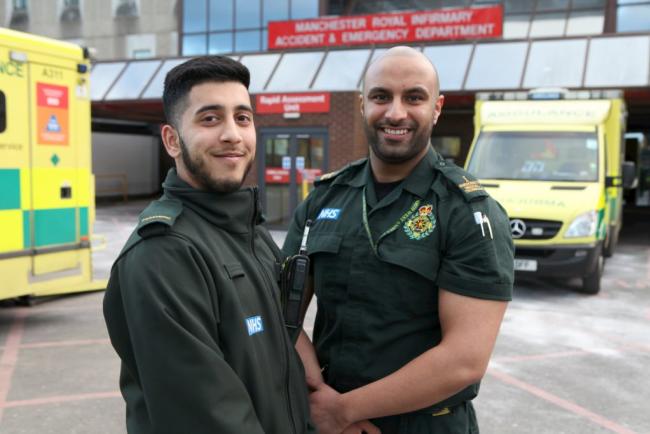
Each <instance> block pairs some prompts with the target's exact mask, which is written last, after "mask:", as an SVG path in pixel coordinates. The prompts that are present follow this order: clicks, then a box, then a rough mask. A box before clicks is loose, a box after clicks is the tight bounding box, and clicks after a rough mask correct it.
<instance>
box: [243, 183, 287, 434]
mask: <svg viewBox="0 0 650 434" xmlns="http://www.w3.org/2000/svg"><path fill="white" fill-rule="evenodd" d="M258 200H259V198H258V190H257V187H253V215H252V217H251V220H250V222H251V251H252V253H253V257H254V258H255V260H256V261H257V263H258V265H259V267H260V269H261V270H262V275H263V276H264V281H265V283H266V287H267V289H268V290H269V294H270V296H271V298H272V299H273V303H274V305H275V307H276V312H277V316H278V318H279V320H280V325H281V326H282V328H281V329H280V331H281V332H282V330H283V329H284V317H283V316H282V309H281V306H280V305H279V303H278V300H277V298H276V297H275V294H274V292H273V279H271V278H270V277H269V275H268V274H267V272H266V268H265V267H264V264H263V263H262V261H261V260H260V258H259V257H258V256H257V253H256V252H255V226H256V224H255V223H256V219H257V205H258ZM269 282H270V285H269ZM281 340H282V341H283V342H284V343H285V345H284V347H285V348H284V362H285V363H284V364H283V365H284V368H285V372H284V380H285V381H284V384H285V398H286V403H287V411H288V412H289V420H291V425H292V427H293V432H294V433H296V434H297V432H298V431H297V429H296V421H295V420H294V418H293V407H292V405H291V393H290V392H291V391H290V388H289V380H290V378H291V377H290V374H291V370H290V366H289V365H290V363H291V354H290V352H289V349H288V348H287V345H286V338H285V334H284V333H281Z"/></svg>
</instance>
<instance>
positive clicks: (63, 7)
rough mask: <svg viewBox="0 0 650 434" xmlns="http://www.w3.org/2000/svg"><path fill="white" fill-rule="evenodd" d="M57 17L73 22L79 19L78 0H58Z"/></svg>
mask: <svg viewBox="0 0 650 434" xmlns="http://www.w3.org/2000/svg"><path fill="white" fill-rule="evenodd" d="M59 19H60V20H61V21H64V22H75V21H79V20H81V8H80V6H79V0H60V2H59Z"/></svg>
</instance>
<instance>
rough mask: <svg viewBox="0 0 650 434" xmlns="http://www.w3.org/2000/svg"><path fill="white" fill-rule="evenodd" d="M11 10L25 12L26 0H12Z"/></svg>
mask: <svg viewBox="0 0 650 434" xmlns="http://www.w3.org/2000/svg"><path fill="white" fill-rule="evenodd" d="M13 10H14V12H16V11H25V12H27V0H13Z"/></svg>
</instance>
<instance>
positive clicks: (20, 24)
mask: <svg viewBox="0 0 650 434" xmlns="http://www.w3.org/2000/svg"><path fill="white" fill-rule="evenodd" d="M28 21H29V13H28V5H27V0H12V10H11V20H10V21H9V26H10V27H13V28H17V29H19V30H27V29H25V28H24V26H26V25H27V22H28Z"/></svg>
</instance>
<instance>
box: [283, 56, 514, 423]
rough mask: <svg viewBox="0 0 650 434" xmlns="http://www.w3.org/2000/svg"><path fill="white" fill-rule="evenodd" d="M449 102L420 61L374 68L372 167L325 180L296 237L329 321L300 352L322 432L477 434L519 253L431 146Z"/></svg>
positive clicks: (369, 88) (478, 191)
mask: <svg viewBox="0 0 650 434" xmlns="http://www.w3.org/2000/svg"><path fill="white" fill-rule="evenodd" d="M443 103H444V97H443V96H442V95H440V93H439V83H438V76H437V73H436V70H435V68H434V67H433V65H432V64H431V62H430V61H429V60H428V59H427V58H426V57H425V56H424V55H423V54H422V53H420V52H418V51H416V50H414V49H412V48H408V47H395V48H392V49H390V50H388V51H387V52H386V53H385V54H384V55H383V56H381V57H380V58H379V59H377V60H376V61H374V62H373V63H372V64H371V65H370V66H369V68H368V70H367V72H366V75H365V79H364V85H363V94H362V95H361V112H362V115H363V119H364V127H365V131H366V136H367V138H368V143H369V158H368V159H364V160H361V161H358V162H356V163H352V164H351V165H349V166H348V167H346V168H344V169H342V170H340V171H338V172H336V173H333V174H330V175H326V176H324V177H323V178H322V179H321V180H320V181H318V182H316V187H315V189H314V191H313V192H312V193H311V194H310V196H309V197H308V198H307V200H306V201H304V202H303V203H302V204H301V206H300V207H299V208H298V209H297V210H296V212H295V215H294V220H293V222H292V224H291V226H290V228H289V232H288V234H287V238H286V241H285V244H284V247H283V249H284V251H285V253H287V254H294V253H295V252H297V251H298V248H299V246H300V244H301V238H302V234H303V229H304V226H305V223H306V222H307V220H312V221H313V223H312V225H311V227H310V230H309V237H308V240H307V253H308V255H309V257H310V259H311V264H312V269H311V273H312V279H311V282H312V284H311V286H310V288H308V294H307V295H308V298H311V297H312V294H313V293H315V294H316V297H317V301H318V310H317V314H316V322H315V325H314V334H313V344H312V341H310V339H309V338H308V337H307V335H306V334H305V333H304V332H302V333H301V335H300V336H299V338H298V343H297V348H298V351H299V353H300V355H301V357H302V359H303V362H304V365H305V370H306V378H307V383H308V384H309V386H310V388H311V389H312V393H311V395H310V403H311V410H312V418H313V420H314V422H315V424H316V426H317V427H318V432H319V433H320V434H331V433H341V432H343V431H344V430H345V433H346V434H347V433H359V432H362V430H364V429H365V430H366V431H372V430H371V429H370V428H372V427H370V428H368V425H367V422H366V420H367V419H370V420H371V422H372V423H374V424H375V425H376V427H378V428H380V429H381V432H382V433H383V434H397V433H399V434H431V433H436V434H451V433H454V434H455V433H459V434H460V433H462V434H475V433H478V426H477V422H476V417H475V414H474V410H473V407H472V403H471V400H472V399H473V398H474V397H475V396H476V395H477V393H478V383H479V381H480V380H481V378H482V377H483V375H484V373H485V370H486V369H487V365H488V361H489V358H490V355H491V352H492V349H493V347H494V344H495V341H496V337H497V334H498V331H499V327H500V324H501V320H502V318H503V315H504V313H505V310H506V304H507V301H508V300H510V298H511V294H512V282H513V246H512V241H511V239H510V228H509V224H508V218H507V216H506V214H505V212H504V211H503V209H502V208H501V207H500V206H499V204H498V203H497V202H495V201H494V200H493V199H492V198H490V197H489V196H488V194H487V193H486V192H485V191H484V190H483V188H482V187H481V185H480V184H479V183H478V182H477V181H476V180H475V179H473V178H472V177H471V176H470V175H469V174H468V173H466V172H464V171H463V170H462V169H460V168H458V167H456V166H454V165H453V164H451V163H447V162H446V161H444V160H443V159H442V157H441V156H440V155H439V154H438V153H437V152H435V150H434V149H433V148H432V147H431V142H430V137H431V133H432V130H433V128H434V126H435V125H436V123H437V122H438V118H439V117H440V114H441V111H442V107H443ZM325 211H326V212H325ZM359 421H361V422H359ZM364 424H365V426H364Z"/></svg>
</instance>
